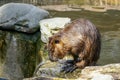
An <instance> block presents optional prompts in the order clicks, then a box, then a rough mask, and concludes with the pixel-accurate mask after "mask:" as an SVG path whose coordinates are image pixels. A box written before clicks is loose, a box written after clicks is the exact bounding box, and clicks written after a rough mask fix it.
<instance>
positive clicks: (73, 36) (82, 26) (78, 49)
mask: <svg viewBox="0 0 120 80" xmlns="http://www.w3.org/2000/svg"><path fill="white" fill-rule="evenodd" d="M47 48H48V53H49V59H50V60H51V61H58V60H59V59H62V58H64V56H65V55H66V54H70V55H72V56H73V61H68V62H67V61H66V62H67V64H70V63H71V64H73V65H69V66H68V65H66V66H64V67H63V68H62V70H63V71H65V72H72V71H74V70H75V69H77V68H81V69H82V68H84V67H85V66H91V65H96V63H97V61H98V59H99V56H100V50H101V35H100V32H99V30H98V29H97V28H96V27H95V25H94V24H92V23H91V22H90V21H89V20H87V19H83V18H79V19H76V20H74V21H72V22H71V23H69V24H67V25H66V26H65V28H63V29H62V30H60V31H59V32H58V33H56V34H54V35H53V36H51V37H49V42H48V47H47Z"/></svg>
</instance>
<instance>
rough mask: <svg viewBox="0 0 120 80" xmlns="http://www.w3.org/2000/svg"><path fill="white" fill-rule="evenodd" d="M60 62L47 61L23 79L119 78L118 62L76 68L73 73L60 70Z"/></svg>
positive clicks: (119, 68)
mask: <svg viewBox="0 0 120 80" xmlns="http://www.w3.org/2000/svg"><path fill="white" fill-rule="evenodd" d="M61 66H62V64H60V63H55V62H54V63H53V62H50V61H47V62H46V63H45V64H43V65H42V66H40V68H39V69H38V70H37V71H36V73H35V74H34V77H33V78H28V79H27V78H26V79H24V80H42V78H46V79H43V80H119V79H120V64H108V65H105V66H88V67H85V68H84V69H77V70H76V71H74V72H73V73H67V74H65V73H64V72H60V69H61Z"/></svg>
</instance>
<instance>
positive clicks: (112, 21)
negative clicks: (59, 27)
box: [50, 10, 120, 65]
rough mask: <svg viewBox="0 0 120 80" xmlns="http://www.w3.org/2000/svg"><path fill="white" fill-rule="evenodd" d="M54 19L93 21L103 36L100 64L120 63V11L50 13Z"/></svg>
mask: <svg viewBox="0 0 120 80" xmlns="http://www.w3.org/2000/svg"><path fill="white" fill-rule="evenodd" d="M50 12H51V15H52V16H54V17H70V18H71V19H72V20H74V19H77V18H86V19H89V20H90V21H92V22H93V23H94V24H95V25H96V27H97V28H98V29H99V30H100V33H101V35H102V49H101V56H100V59H99V61H98V64H100V65H103V64H109V63H120V11H116V10H109V11H107V12H91V11H74V12H73V11H69V12H56V11H50Z"/></svg>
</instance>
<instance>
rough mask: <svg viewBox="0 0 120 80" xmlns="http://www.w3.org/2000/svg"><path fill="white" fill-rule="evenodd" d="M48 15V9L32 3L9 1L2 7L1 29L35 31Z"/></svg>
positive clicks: (0, 13) (0, 15) (0, 10)
mask: <svg viewBox="0 0 120 80" xmlns="http://www.w3.org/2000/svg"><path fill="white" fill-rule="evenodd" d="M48 15H49V12H48V11H46V10H43V9H40V8H38V7H36V6H33V5H30V4H23V3H8V4H5V5H3V6H1V7H0V29H10V30H16V31H20V32H26V33H33V32H35V31H36V30H38V28H39V21H40V20H42V19H44V18H46V17H48Z"/></svg>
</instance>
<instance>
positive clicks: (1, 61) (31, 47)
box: [0, 30, 41, 80]
mask: <svg viewBox="0 0 120 80" xmlns="http://www.w3.org/2000/svg"><path fill="white" fill-rule="evenodd" d="M39 43H40V32H36V33H34V34H23V33H18V32H8V31H2V30H0V80H1V79H2V78H3V80H4V78H6V79H8V80H22V79H23V78H25V77H31V76H32V75H33V72H34V70H35V67H36V64H37V62H38V63H39V62H40V61H41V55H40V54H39V50H40V44H39Z"/></svg>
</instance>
